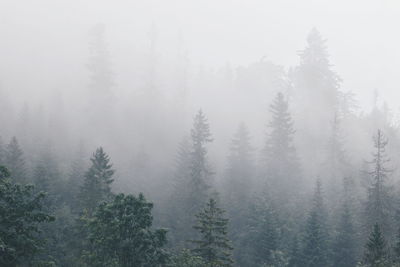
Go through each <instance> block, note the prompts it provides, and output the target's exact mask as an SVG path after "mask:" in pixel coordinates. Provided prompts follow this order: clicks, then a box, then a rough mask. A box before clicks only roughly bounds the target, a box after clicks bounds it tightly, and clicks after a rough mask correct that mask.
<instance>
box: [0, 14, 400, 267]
mask: <svg viewBox="0 0 400 267" xmlns="http://www.w3.org/2000/svg"><path fill="white" fill-rule="evenodd" d="M5 21H6V20H5ZM9 25H11V26H13V24H12V23H10V24H9ZM14 26H15V25H14ZM14 26H13V27H14ZM147 26H148V27H147V29H148V34H147V35H146V37H144V39H145V41H144V45H143V46H138V47H136V48H137V49H138V51H136V52H130V51H129V49H134V48H132V47H131V48H129V49H128V47H129V45H128V44H125V45H119V46H116V45H115V43H114V46H113V45H112V43H113V39H112V38H113V36H115V35H113V29H114V28H112V27H108V26H107V25H106V24H103V23H99V24H95V25H92V26H91V27H90V29H87V30H86V31H85V34H84V38H83V39H84V40H85V42H82V43H80V44H75V45H78V46H79V47H82V48H80V49H82V51H84V52H83V56H82V60H81V61H77V62H74V64H76V65H80V66H79V67H76V66H75V68H76V69H73V68H72V69H71V70H70V71H69V70H66V69H62V68H59V65H57V64H60V63H59V62H58V61H51V60H50V61H49V60H48V59H47V60H45V59H44V60H43V62H40V59H39V60H38V61H35V62H34V64H37V70H36V69H35V68H31V67H29V66H30V64H33V63H32V62H28V61H27V62H26V64H27V66H24V65H20V64H19V63H18V64H17V63H15V64H16V65H18V67H15V66H16V65H14V64H11V63H10V64H9V65H8V67H7V68H9V69H8V70H7V71H6V70H5V68H3V67H0V125H1V127H0V266H4V267H17V266H18V267H19V266H21V267H23V266H37V267H47V266H48V267H50V266H67V267H68V266H83V267H91V266H93V267H94V266H96V267H113V266H115V267H117V266H118V267H119V266H121V267H239V266H240V267H396V266H400V179H399V176H400V172H399V168H398V167H399V166H400V153H399V151H400V120H399V118H400V117H399V114H397V113H396V111H394V110H393V109H392V108H391V107H390V106H389V104H388V102H386V101H385V98H384V96H382V95H381V94H380V91H379V90H378V89H376V88H375V89H374V90H371V91H370V93H368V94H369V95H370V98H371V99H372V101H371V102H372V104H371V106H370V108H366V107H365V104H364V103H363V101H360V100H359V98H358V95H357V94H356V93H354V91H353V90H351V89H349V86H347V85H346V80H344V79H343V78H342V76H341V75H340V73H339V70H340V68H337V67H336V66H335V65H334V64H333V63H332V62H333V61H334V58H333V57H331V56H330V53H329V51H330V47H331V46H330V45H329V40H328V39H326V38H325V37H324V33H323V31H321V32H320V31H319V30H318V28H317V27H311V28H308V29H307V32H308V33H307V34H306V35H305V36H303V44H304V45H303V47H302V48H300V49H299V50H298V51H294V52H295V53H296V64H294V65H292V66H283V65H280V64H276V63H274V62H273V61H272V60H270V59H269V58H268V57H262V55H260V58H261V59H260V60H257V61H253V62H251V63H249V64H239V65H234V64H230V63H227V64H225V65H224V66H222V67H217V68H211V67H207V66H196V65H195V64H194V63H193V62H192V61H191V60H190V56H189V53H188V48H187V47H186V43H185V42H184V39H183V38H181V35H179V36H178V38H177V43H176V47H175V50H174V51H170V53H169V57H165V56H163V55H161V52H160V51H161V49H160V46H161V45H163V43H162V42H160V41H159V39H160V38H162V31H160V30H159V29H158V28H157V25H155V24H153V25H147ZM15 27H17V26H15ZM2 29H3V28H2V26H0V33H1V32H2ZM114 30H115V29H114ZM65 34H67V33H65ZM16 38H17V37H16ZM29 38H32V37H29ZM17 39H18V38H17ZM49 40H50V38H49ZM24 45H28V43H25V44H24ZM4 47H6V45H4V46H3V48H4ZM66 47H67V46H65V47H63V49H67V48H66ZM1 48H2V46H1V45H0V55H1V54H3V52H2V50H1ZM13 49H16V50H17V48H15V47H14V48H13ZM124 49H128V50H124ZM44 50H45V47H43V51H42V50H40V51H39V52H38V53H39V54H41V53H44V52H45V51H44ZM71 51H74V50H73V48H71ZM71 51H70V52H71ZM289 52H293V51H287V53H289ZM6 53H7V52H5V53H4V57H5V59H6V61H7V60H8V61H9V60H11V61H12V60H13V59H12V58H11V59H10V57H9V56H7V55H6ZM16 53H17V52H16ZM29 53H30V52H29ZM49 53H61V52H60V51H58V50H55V51H53V52H52V51H50V52H49ZM130 53H133V54H130ZM209 53H212V52H209ZM243 53H246V51H244V52H243ZM270 53H273V51H272V52H271V51H270ZM393 53H395V52H394V51H393ZM34 54H35V53H32V57H34V56H35V55H34ZM113 54H116V55H120V57H116V58H115V57H114V56H113ZM121 55H123V56H122V57H121ZM133 55H134V56H133ZM347 56H348V57H349V59H348V60H349V61H351V60H352V59H351V55H347ZM72 58H74V57H72ZM132 58H135V59H136V60H135V61H134V63H132V65H129V64H128V63H126V62H130V61H131V60H132ZM59 60H61V58H60V59H59ZM63 60H67V59H63ZM121 62H125V63H121ZM116 63H120V65H119V66H118V64H116ZM46 64H48V65H49V66H50V67H49V66H47V67H44V66H45V65H46ZM52 64H54V65H52ZM65 64H66V63H65ZM124 64H125V65H124ZM369 64H373V62H370V63H369ZM41 66H42V67H41ZM14 68H15V69H14ZM24 68H25V69H24ZM30 68H31V69H30ZM10 69H11V70H10ZM27 70H28V71H27ZM13 71H16V73H18V74H15V75H16V76H15V77H14V76H13V75H11V74H10V73H12V72H13ZM30 72H32V73H30ZM124 72H126V73H124ZM7 73H8V76H7ZM40 73H41V74H42V75H39V74H40ZM25 74H26V76H24V75H25ZM35 75H37V76H35ZM367 75H373V74H365V75H364V74H362V73H361V74H360V75H359V76H357V77H356V79H360V80H362V79H368V77H366V76H367ZM33 76H35V77H34V78H33ZM30 81H32V84H30ZM41 84H42V85H43V88H46V90H43V91H40V90H39V89H36V88H37V87H40V86H41ZM21 87H24V88H25V89H21ZM21 92H25V93H21ZM391 101H396V99H391ZM390 103H392V102H390Z"/></svg>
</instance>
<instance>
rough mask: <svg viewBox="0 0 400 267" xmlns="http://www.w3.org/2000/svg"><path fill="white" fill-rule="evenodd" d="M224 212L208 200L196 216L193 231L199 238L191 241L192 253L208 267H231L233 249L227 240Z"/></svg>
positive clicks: (213, 201) (226, 224)
mask: <svg viewBox="0 0 400 267" xmlns="http://www.w3.org/2000/svg"><path fill="white" fill-rule="evenodd" d="M224 212H225V211H224V210H222V209H220V208H219V207H218V206H217V202H216V201H215V200H214V199H212V198H210V199H209V201H208V202H207V205H206V207H205V208H204V209H203V210H202V211H201V212H200V213H198V214H197V215H196V218H197V221H198V224H197V225H196V226H194V229H196V230H198V232H199V233H200V236H201V237H200V239H199V240H191V242H192V243H193V244H194V245H195V248H194V249H193V252H194V253H195V254H196V255H199V256H201V257H202V258H203V259H204V261H205V263H206V264H207V265H206V266H209V267H229V266H233V260H232V258H231V251H232V250H233V247H232V246H231V244H230V241H229V239H228V238H227V234H228V232H227V228H228V222H229V220H228V219H225V218H224Z"/></svg>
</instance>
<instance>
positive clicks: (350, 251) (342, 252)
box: [333, 178, 357, 267]
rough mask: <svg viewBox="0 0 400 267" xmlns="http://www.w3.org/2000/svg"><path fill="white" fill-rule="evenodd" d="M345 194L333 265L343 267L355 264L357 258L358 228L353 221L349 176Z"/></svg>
mask: <svg viewBox="0 0 400 267" xmlns="http://www.w3.org/2000/svg"><path fill="white" fill-rule="evenodd" d="M343 184H344V192H345V193H344V195H343V204H342V209H341V215H340V221H339V225H338V227H337V233H336V237H335V240H334V243H333V265H334V266H343V267H353V266H355V264H356V262H357V260H356V247H357V243H356V239H357V237H356V233H355V231H356V228H355V227H354V222H353V220H354V219H353V216H352V214H353V212H352V211H353V209H352V208H351V198H350V196H349V194H348V193H349V187H350V184H349V178H345V179H344V183H343Z"/></svg>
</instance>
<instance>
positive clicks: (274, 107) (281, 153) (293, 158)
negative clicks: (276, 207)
mask: <svg viewBox="0 0 400 267" xmlns="http://www.w3.org/2000/svg"><path fill="white" fill-rule="evenodd" d="M270 111H271V113H272V120H271V122H270V123H269V125H268V126H269V128H270V131H269V134H268V136H267V142H266V146H265V148H264V155H265V160H266V165H265V170H266V173H267V177H268V182H269V185H270V188H274V190H273V192H270V193H271V194H274V193H275V194H276V196H274V198H275V199H277V201H278V202H280V203H282V204H283V203H285V202H287V201H288V200H290V199H291V198H293V196H294V195H295V193H296V192H298V189H299V188H298V186H299V184H300V180H299V178H300V177H299V166H298V161H297V155H296V150H295V147H294V144H293V134H294V132H295V131H294V129H293V121H292V118H291V115H290V113H289V106H288V101H287V100H285V98H284V96H283V94H282V93H278V94H277V96H276V97H275V99H274V102H273V103H272V104H271V106H270Z"/></svg>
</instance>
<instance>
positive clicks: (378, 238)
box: [364, 224, 390, 267]
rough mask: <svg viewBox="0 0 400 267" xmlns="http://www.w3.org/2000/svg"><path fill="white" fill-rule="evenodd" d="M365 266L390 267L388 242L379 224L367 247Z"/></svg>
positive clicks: (374, 229)
mask: <svg viewBox="0 0 400 267" xmlns="http://www.w3.org/2000/svg"><path fill="white" fill-rule="evenodd" d="M364 264H365V266H367V267H386V266H390V263H389V260H388V252H387V247H386V241H385V238H384V236H383V233H382V231H381V229H380V227H379V224H375V225H374V227H373V230H372V232H371V234H370V236H369V239H368V242H367V244H366V246H365V253H364Z"/></svg>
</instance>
